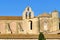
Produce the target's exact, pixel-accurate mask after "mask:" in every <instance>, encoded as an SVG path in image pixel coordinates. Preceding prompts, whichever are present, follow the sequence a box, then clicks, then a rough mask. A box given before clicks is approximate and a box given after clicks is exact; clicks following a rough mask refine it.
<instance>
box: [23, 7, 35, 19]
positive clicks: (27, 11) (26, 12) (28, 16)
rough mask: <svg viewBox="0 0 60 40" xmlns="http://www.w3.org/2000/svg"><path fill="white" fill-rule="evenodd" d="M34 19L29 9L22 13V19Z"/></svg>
mask: <svg viewBox="0 0 60 40" xmlns="http://www.w3.org/2000/svg"><path fill="white" fill-rule="evenodd" d="M31 18H34V13H33V11H32V10H31V8H30V7H27V8H26V9H25V11H24V12H23V19H31Z"/></svg>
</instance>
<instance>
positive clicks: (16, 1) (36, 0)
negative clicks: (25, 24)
mask: <svg viewBox="0 0 60 40" xmlns="http://www.w3.org/2000/svg"><path fill="white" fill-rule="evenodd" d="M27 6H30V7H31V8H32V10H33V12H34V15H35V16H38V15H39V14H42V13H44V12H47V13H50V12H52V11H53V10H57V11H59V12H60V0H0V16H22V13H23V11H24V9H25V8H26V7H27Z"/></svg>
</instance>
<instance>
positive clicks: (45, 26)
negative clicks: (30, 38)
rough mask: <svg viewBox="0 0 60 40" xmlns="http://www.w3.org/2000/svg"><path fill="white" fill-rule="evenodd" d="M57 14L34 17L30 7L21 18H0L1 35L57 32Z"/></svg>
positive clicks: (55, 12)
mask: <svg viewBox="0 0 60 40" xmlns="http://www.w3.org/2000/svg"><path fill="white" fill-rule="evenodd" d="M58 15H59V12H58V11H56V10H55V11H53V12H51V13H50V14H47V13H43V14H41V15H39V16H34V12H33V11H32V9H31V7H26V9H25V10H24V11H23V15H22V16H0V33H1V34H39V32H43V33H51V32H54V31H58V30H59V16H58Z"/></svg>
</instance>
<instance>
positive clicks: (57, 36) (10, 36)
mask: <svg viewBox="0 0 60 40" xmlns="http://www.w3.org/2000/svg"><path fill="white" fill-rule="evenodd" d="M38 36H39V35H35V34H0V39H38ZM44 36H45V38H46V39H60V34H44Z"/></svg>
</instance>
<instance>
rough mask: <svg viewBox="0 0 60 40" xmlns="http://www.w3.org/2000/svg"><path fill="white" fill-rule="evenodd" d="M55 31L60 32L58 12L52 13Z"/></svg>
mask: <svg viewBox="0 0 60 40" xmlns="http://www.w3.org/2000/svg"><path fill="white" fill-rule="evenodd" d="M52 23H53V24H52V25H53V29H52V30H53V31H57V30H59V13H58V11H57V10H55V11H53V12H52Z"/></svg>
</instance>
